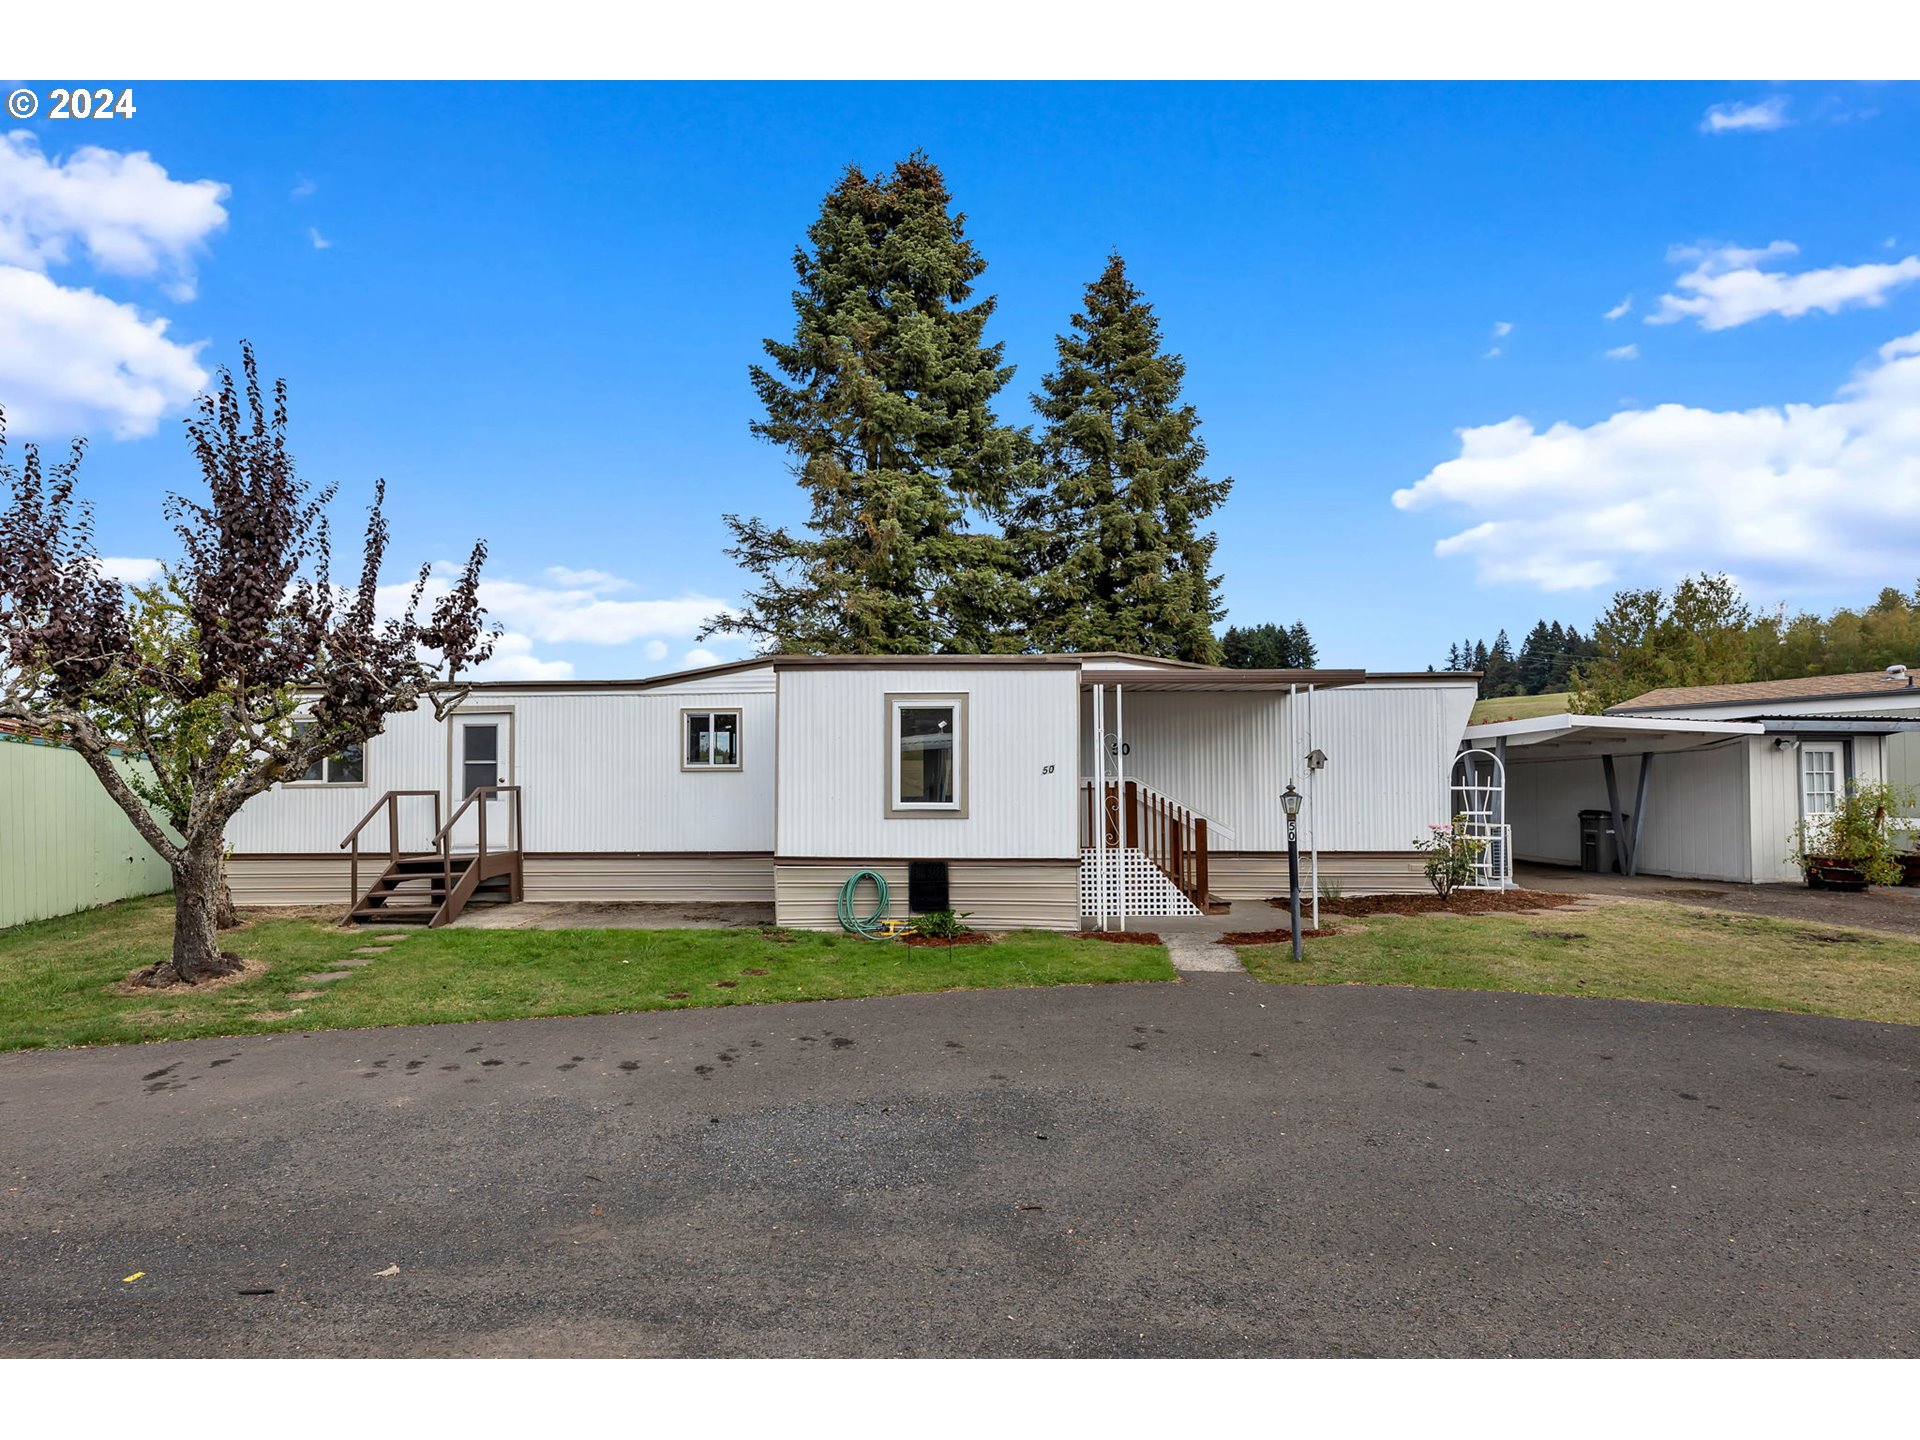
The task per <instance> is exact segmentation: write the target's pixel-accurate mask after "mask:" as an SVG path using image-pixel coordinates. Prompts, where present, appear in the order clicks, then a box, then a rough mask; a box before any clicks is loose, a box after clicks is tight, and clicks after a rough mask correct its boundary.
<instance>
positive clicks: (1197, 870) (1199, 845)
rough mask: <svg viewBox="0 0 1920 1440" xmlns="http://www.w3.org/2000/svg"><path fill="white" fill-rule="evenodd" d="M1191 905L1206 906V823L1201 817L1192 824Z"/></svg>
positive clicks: (1204, 907) (1203, 907)
mask: <svg viewBox="0 0 1920 1440" xmlns="http://www.w3.org/2000/svg"><path fill="white" fill-rule="evenodd" d="M1193 892H1194V893H1193V903H1194V904H1196V905H1198V906H1199V907H1200V908H1201V909H1203V910H1204V909H1206V906H1207V894H1208V889H1207V822H1206V818H1205V817H1204V816H1202V817H1201V818H1200V819H1197V820H1195V821H1194V822H1193Z"/></svg>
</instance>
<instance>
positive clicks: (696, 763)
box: [680, 710, 740, 770]
mask: <svg viewBox="0 0 1920 1440" xmlns="http://www.w3.org/2000/svg"><path fill="white" fill-rule="evenodd" d="M680 726H681V746H680V768H681V769H682V770H738V769H739V768H740V712H739V711H738V710H682V711H681V712H680Z"/></svg>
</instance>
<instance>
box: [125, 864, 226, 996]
mask: <svg viewBox="0 0 1920 1440" xmlns="http://www.w3.org/2000/svg"><path fill="white" fill-rule="evenodd" d="M224 859H225V855H224V851H223V846H222V842H221V840H220V837H218V836H216V837H215V840H214V843H213V844H212V845H210V846H208V845H202V846H198V847H193V846H189V847H188V848H187V849H186V850H184V851H182V852H181V854H180V858H179V860H178V861H176V862H175V863H174V866H173V955H172V956H171V958H169V959H166V960H163V961H161V962H160V963H159V964H157V965H155V966H153V968H152V969H151V970H148V971H146V972H144V973H143V974H142V975H141V976H140V977H139V982H140V983H141V984H143V985H151V986H154V987H156V988H160V987H164V986H168V985H198V984H200V983H201V982H202V981H205V980H215V979H218V978H219V977H220V976H222V975H231V974H233V973H234V972H235V971H237V970H239V969H241V968H242V966H243V963H244V962H242V960H241V959H240V957H239V956H238V955H235V954H233V953H232V952H231V951H223V950H221V948H220V912H221V906H222V903H223V902H226V904H227V906H228V909H229V911H230V910H231V901H230V900H228V897H227V893H226V892H227V878H226V866H225V864H224V863H223V861H224Z"/></svg>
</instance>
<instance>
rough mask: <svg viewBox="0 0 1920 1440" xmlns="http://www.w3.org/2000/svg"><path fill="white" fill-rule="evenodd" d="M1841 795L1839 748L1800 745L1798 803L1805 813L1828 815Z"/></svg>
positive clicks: (1808, 814) (1809, 814)
mask: <svg viewBox="0 0 1920 1440" xmlns="http://www.w3.org/2000/svg"><path fill="white" fill-rule="evenodd" d="M1839 799H1840V752H1839V750H1838V749H1836V748H1835V747H1833V746H1831V745H1802V746H1801V747H1800V805H1801V810H1802V813H1804V814H1806V815H1807V816H1809V817H1811V816H1815V815H1831V814H1832V813H1833V810H1834V806H1835V805H1837V804H1838V803H1839Z"/></svg>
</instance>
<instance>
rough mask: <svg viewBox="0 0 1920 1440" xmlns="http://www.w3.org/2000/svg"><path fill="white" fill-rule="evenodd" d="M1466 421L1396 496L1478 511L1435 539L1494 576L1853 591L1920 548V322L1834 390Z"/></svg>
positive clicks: (1555, 586)
mask: <svg viewBox="0 0 1920 1440" xmlns="http://www.w3.org/2000/svg"><path fill="white" fill-rule="evenodd" d="M1459 434H1460V454H1459V456H1458V457H1457V458H1456V459H1453V460H1449V461H1447V462H1445V463H1444V464H1441V465H1437V466H1435V467H1434V468H1433V470H1431V471H1430V472H1428V474H1427V475H1426V476H1425V477H1424V478H1423V479H1421V480H1420V481H1419V482H1418V483H1417V484H1415V485H1413V486H1411V487H1409V488H1407V489H1404V490H1399V491H1396V492H1395V493H1394V496H1393V503H1394V505H1395V506H1396V507H1398V508H1399V509H1402V510H1420V509H1426V508H1430V507H1437V506H1443V505H1451V506H1458V507H1460V508H1462V509H1464V510H1466V511H1467V512H1469V514H1470V515H1472V516H1474V517H1476V523H1474V524H1472V525H1471V526H1470V527H1469V528H1467V529H1464V530H1461V531H1460V532H1458V533H1457V534H1454V535H1450V536H1448V537H1447V538H1445V539H1443V540H1441V541H1440V542H1439V543H1438V544H1437V545H1436V546H1435V547H1434V550H1435V553H1436V554H1438V555H1441V556H1457V557H1461V558H1466V559H1471V560H1472V561H1474V563H1475V565H1476V566H1477V568H1478V572H1479V575H1480V578H1481V579H1482V580H1484V581H1489V582H1497V583H1517V584H1526V585H1534V586H1537V587H1539V588H1540V589H1543V590H1570V589H1578V588H1583V587H1589V586H1596V585H1604V584H1607V583H1609V582H1613V581H1615V580H1617V579H1619V578H1621V577H1622V576H1625V575H1629V574H1633V575H1640V576H1646V577H1649V578H1659V579H1671V578H1673V577H1674V576H1677V575H1679V574H1681V573H1684V572H1688V571H1693V570H1699V569H1703V568H1704V569H1724V570H1728V571H1731V572H1733V573H1736V574H1740V575H1742V576H1744V577H1746V578H1747V579H1748V580H1749V581H1753V582H1758V583H1764V584H1766V585H1768V586H1769V587H1771V588H1776V589H1791V588H1795V587H1799V586H1805V585H1813V584H1820V583H1830V584H1833V585H1836V586H1839V585H1850V586H1852V587H1853V588H1855V589H1857V588H1858V587H1859V584H1860V583H1861V577H1863V576H1874V577H1886V578H1887V579H1888V580H1889V581H1890V582H1891V581H1895V580H1898V581H1901V582H1902V583H1905V582H1907V581H1910V580H1911V575H1912V570H1913V556H1914V554H1915V553H1916V552H1920V333H1916V334H1913V335H1908V336H1905V337H1903V338H1901V339H1898V340H1894V341H1890V342H1889V343H1888V344H1886V345H1883V346H1882V347H1881V348H1880V350H1879V352H1878V357H1877V363H1872V364H1869V365H1868V366H1866V367H1865V368H1864V369H1863V370H1862V371H1861V372H1860V374H1859V375H1858V376H1857V377H1856V378H1855V379H1854V380H1853V381H1851V382H1850V383H1848V384H1847V385H1845V386H1844V387H1842V389H1841V390H1840V391H1839V392H1838V394H1837V395H1836V396H1835V397H1834V398H1833V399H1832V400H1830V401H1828V402H1826V403H1824V404H1795V405H1787V406H1783V407H1777V408H1776V407H1763V408H1761V409H1756V410H1745V411H1719V410H1703V409H1697V408H1694V407H1690V406H1685V405H1659V406H1656V407H1654V408H1652V409H1647V410H1626V411H1622V412H1621V413H1619V414H1616V415H1614V416H1612V417H1610V418H1608V419H1606V420H1602V421H1600V422H1598V423H1596V424H1593V425H1588V426H1579V425H1573V424H1570V423H1567V422H1565V421H1562V422H1559V423H1556V424H1554V425H1552V426H1550V427H1549V428H1547V429H1546V430H1544V431H1539V430H1535V429H1534V427H1533V425H1532V424H1531V423H1530V422H1528V421H1527V420H1525V419H1522V418H1520V417H1515V418H1513V419H1511V420H1506V421H1503V422H1501V423H1499V424H1496V425H1482V426H1475V427H1471V428H1468V429H1464V430H1462V431H1460V432H1459Z"/></svg>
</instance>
